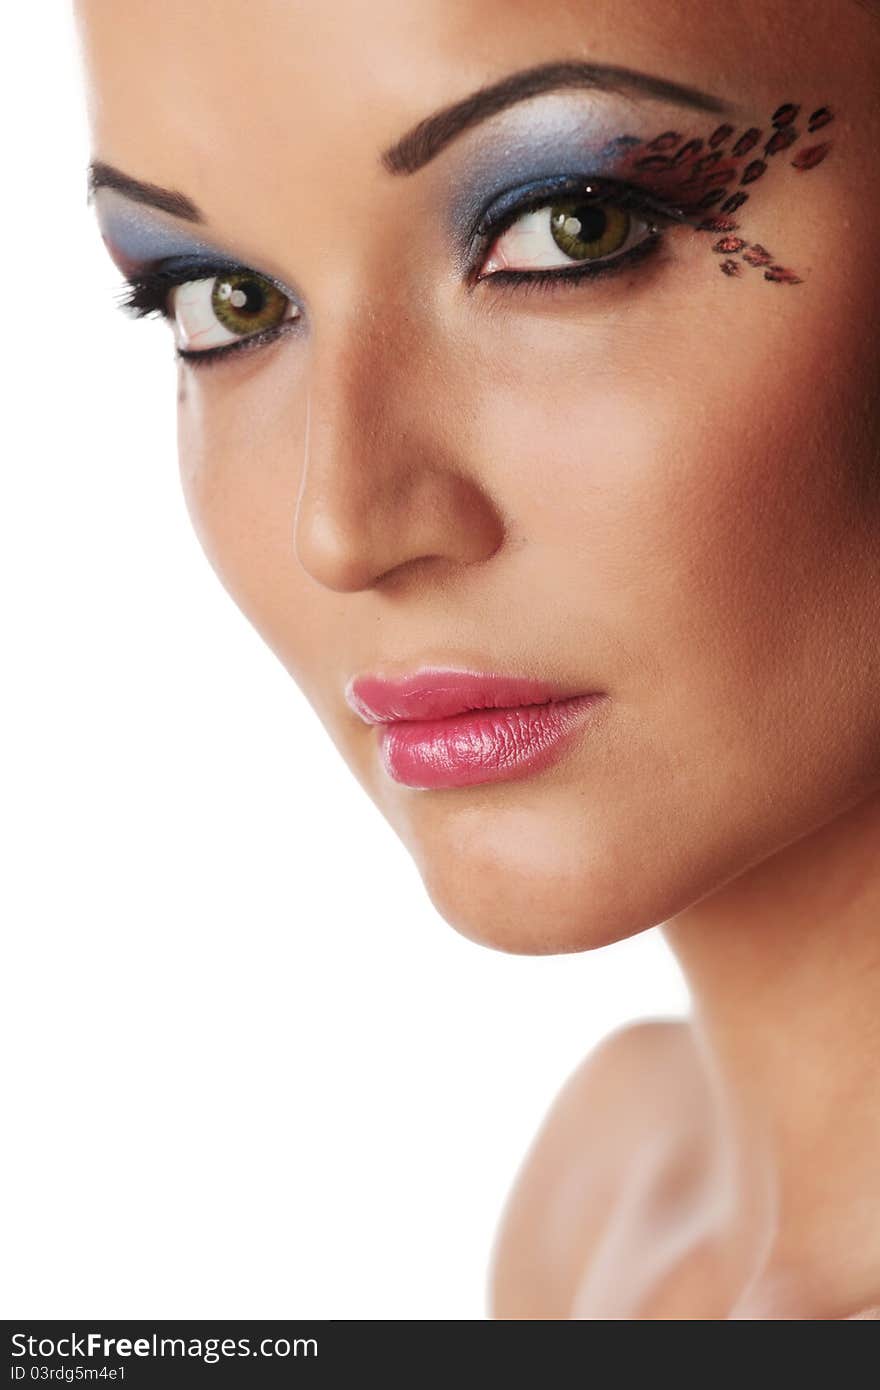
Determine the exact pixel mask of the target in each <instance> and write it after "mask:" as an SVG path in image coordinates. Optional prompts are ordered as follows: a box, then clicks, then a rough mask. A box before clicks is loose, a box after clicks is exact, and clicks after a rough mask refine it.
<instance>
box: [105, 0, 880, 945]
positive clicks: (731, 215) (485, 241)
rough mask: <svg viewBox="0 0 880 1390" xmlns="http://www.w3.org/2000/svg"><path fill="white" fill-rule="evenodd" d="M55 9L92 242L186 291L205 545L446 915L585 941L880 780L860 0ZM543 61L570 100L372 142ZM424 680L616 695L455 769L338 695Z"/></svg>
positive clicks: (194, 451) (877, 400) (874, 362)
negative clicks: (80, 46)
mask: <svg viewBox="0 0 880 1390" xmlns="http://www.w3.org/2000/svg"><path fill="white" fill-rule="evenodd" d="M78 14H79V19H80V23H81V28H82V33H83V38H84V44H85V52H86V56H87V63H88V74H89V84H90V106H91V120H92V130H93V155H94V158H95V160H97V161H100V163H101V165H102V166H109V167H110V171H109V172H108V168H107V167H104V168H102V169H99V171H98V175H97V177H96V179H95V183H96V185H99V184H103V185H104V186H101V187H97V188H96V193H95V208H96V213H97V216H98V218H99V221H100V225H101V230H102V233H103V235H104V236H105V239H106V240H107V242H108V247H109V249H110V251H111V254H112V255H114V257H115V258H116V260H117V262H118V264H119V265H120V268H121V269H122V270H123V271H124V272H125V273H126V274H127V275H140V274H142V273H143V272H144V271H156V270H157V269H161V270H163V271H170V270H172V269H173V270H174V271H175V275H176V278H177V279H178V280H183V281H185V282H187V283H186V288H185V289H177V290H174V291H173V292H172V298H171V300H170V301H168V302H169V303H170V305H171V309H172V312H173V313H174V314H175V315H176V334H177V342H178V345H179V346H181V347H182V348H183V350H184V351H185V352H186V353H187V354H189V355H187V356H186V357H185V358H182V359H181V360H180V364H179V397H178V399H179V437H180V467H181V476H182V482H183V487H184V490H185V495H186V501H187V505H188V507H189V511H190V514H191V516H192V520H193V523H194V526H195V528H196V531H197V533H198V536H199V539H200V541H201V543H202V545H203V546H204V548H205V551H206V554H207V556H208V558H209V560H210V562H211V564H212V565H213V566H214V568H215V570H216V572H217V574H218V575H219V577H220V579H221V581H222V582H223V584H224V585H225V586H226V588H227V589H228V591H229V593H230V594H231V595H232V597H233V598H234V600H235V601H236V602H237V603H238V604H239V605H240V607H241V608H242V610H243V611H244V612H245V613H246V615H247V616H248V617H249V619H250V620H251V621H252V622H253V624H254V625H255V626H256V628H257V629H258V630H259V631H260V633H261V634H262V635H263V637H264V638H265V640H266V641H267V642H268V643H269V645H270V646H271V648H272V649H273V650H274V651H275V652H276V653H277V655H278V656H279V658H280V659H281V661H282V662H283V663H284V665H285V666H286V668H287V669H288V670H289V671H290V673H291V675H292V676H293V678H294V679H295V680H296V682H297V683H298V684H299V686H300V687H301V688H302V690H303V691H304V693H305V695H306V696H307V697H308V699H309V700H310V701H311V702H312V703H313V705H314V707H315V709H316V710H317V712H318V714H319V715H320V717H321V719H322V720H323V722H324V724H325V725H326V727H327V730H328V732H329V734H330V736H331V738H332V739H333V741H334V743H335V744H336V746H337V747H338V749H339V751H340V752H341V754H342V755H343V757H344V758H345V759H346V761H347V763H348V764H349V766H350V767H351V769H352V771H353V773H354V774H355V776H356V777H357V778H358V780H359V781H360V782H361V783H362V785H363V786H364V787H365V789H366V790H367V792H368V793H369V795H370V796H371V797H372V798H373V800H374V801H375V803H376V805H377V806H378V807H379V809H380V810H381V811H382V813H383V815H385V816H386V817H387V819H388V820H389V822H390V823H391V824H392V826H393V827H394V829H395V830H396V831H397V833H398V834H399V835H400V837H401V839H402V840H403V841H404V843H405V844H406V845H407V847H408V848H409V850H410V851H411V853H412V854H413V856H414V858H415V860H416V863H417V865H418V868H419V870H420V872H421V874H422V876H423V878H424V881H425V885H426V888H427V891H428V893H429V894H430V897H431V899H432V901H433V903H434V904H435V906H436V907H437V909H438V910H439V912H440V913H441V914H442V915H443V916H444V917H445V918H446V919H447V920H448V921H449V922H450V923H452V925H453V926H455V927H456V928H457V929H458V930H460V931H461V932H463V933H465V934H466V935H467V936H470V937H473V938H474V939H477V940H480V941H482V942H484V943H486V944H489V945H492V946H495V947H499V948H501V949H504V950H509V951H517V952H536V953H542V952H554V951H569V950H579V949H583V948H586V947H591V946H597V945H601V944H603V943H605V942H607V941H610V940H613V939H615V938H621V937H625V936H628V935H630V934H631V933H633V932H637V931H639V930H641V929H643V928H646V927H649V926H652V925H654V924H656V923H658V922H660V921H664V920H667V919H668V918H669V917H671V916H673V915H674V914H676V913H677V912H679V911H681V910H683V909H684V908H685V907H687V906H689V905H691V904H693V903H695V902H696V901H697V900H698V899H700V898H702V897H704V896H706V895H708V894H710V893H712V892H713V891H714V890H716V889H718V888H720V887H721V886H722V885H723V884H724V883H726V882H727V881H729V880H730V879H732V878H733V877H735V876H738V875H740V874H741V873H743V871H744V870H746V869H747V868H749V867H751V866H752V865H754V864H756V863H757V862H759V861H762V860H765V859H767V857H768V856H770V855H772V854H773V853H775V852H776V851H778V850H780V849H781V848H783V847H784V846H786V845H788V844H790V843H791V842H792V841H794V840H796V839H798V838H800V837H802V836H804V835H805V834H807V833H808V832H810V831H811V830H813V829H816V828H818V827H819V826H820V825H822V824H824V823H826V822H827V821H828V820H829V819H831V818H832V817H834V816H835V815H837V814H839V813H840V812H841V811H843V810H844V809H848V808H849V807H850V806H851V805H853V804H855V802H857V801H858V800H859V799H861V798H864V797H865V796H867V795H869V794H871V793H872V792H874V791H876V790H877V788H878V785H880V701H878V699H877V691H878V678H880V669H878V668H880V643H878V641H877V632H878V626H880V584H878V563H877V557H878V541H880V389H878V382H880V351H878V339H877V330H876V325H877V323H878V321H880V257H878V256H877V254H876V224H877V217H878V212H880V195H878V191H877V183H876V177H875V174H876V160H877V150H878V148H880V118H878V110H877V101H876V91H877V88H876V73H877V71H878V63H880V19H878V18H875V17H874V16H873V15H872V14H870V13H868V11H867V10H865V9H863V8H862V6H861V5H860V4H858V3H856V0H846V3H844V0H839V2H838V3H835V4H829V3H828V0H774V3H769V2H768V3H767V4H763V5H761V6H758V7H756V6H754V5H751V4H747V3H745V0H730V3H728V4H726V5H718V4H716V3H715V0H677V2H676V3H674V4H673V3H670V0H638V3H620V0H616V3H605V0H590V3H589V4H588V3H582V4H581V3H574V4H572V3H570V0H558V3H554V0H544V3H542V4H541V5H535V4H529V3H524V0H483V3H481V4H479V5H477V4H474V3H473V0H419V3H418V4H417V5H413V4H411V3H409V0H376V3H373V4H370V5H362V4H355V3H349V0H341V3H337V4H333V5H325V4H320V3H317V2H316V3H311V0H299V2H298V3H293V0H290V3H284V4H278V3H275V2H274V0H218V2H217V3H215V4H213V5H211V6H210V14H209V15H207V13H206V11H205V9H204V7H202V6H197V5H188V6H186V5H180V3H179V0H126V4H125V5H124V6H120V5H119V4H118V3H116V0H80V3H79V4H78ZM559 63H567V64H569V67H568V69H567V70H566V71H565V72H560V71H557V72H556V73H555V74H550V76H549V77H547V78H546V80H547V81H548V82H551V83H554V84H558V83H559V82H560V80H562V79H564V82H563V85H562V86H559V85H553V86H551V87H550V88H548V89H547V90H540V86H541V82H542V81H543V80H545V79H543V78H539V79H537V80H536V81H535V82H534V83H533V84H532V86H531V87H526V88H524V89H523V90H521V91H519V92H518V94H517V93H514V92H512V91H511V90H510V89H509V88H508V89H505V90H504V91H503V92H502V96H501V97H500V98H499V99H498V100H496V101H495V102H494V104H490V105H488V106H487V107H481V108H480V110H479V111H478V110H477V109H476V107H475V106H474V105H471V106H470V107H469V108H465V109H464V115H465V116H469V117H470V120H469V122H462V121H460V120H458V119H457V117H458V116H461V115H462V111H461V109H459V110H458V111H457V112H456V113H455V118H453V119H450V120H447V121H446V123H445V125H444V126H443V127H442V129H441V131H440V138H439V140H437V141H435V142H433V143H432V142H430V141H426V140H425V139H422V140H421V141H416V142H410V144H409V146H408V147H407V149H406V151H405V152H404V153H403V154H400V155H399V157H398V158H397V160H396V161H395V160H394V159H392V158H390V157H389V158H387V159H386V161H385V162H383V160H382V158H381V156H382V154H383V152H385V151H387V150H388V149H389V147H391V146H392V145H394V144H396V143H397V142H398V141H399V140H400V138H401V136H403V135H404V134H405V133H407V132H409V131H411V130H412V128H413V127H414V126H415V125H417V123H418V122H420V121H421V120H422V119H423V118H425V117H428V116H430V115H431V114H433V113H435V112H436V111H438V110H439V109H441V108H447V107H450V106H453V105H456V104H457V103H459V101H460V100H461V99H463V98H466V97H468V96H469V95H470V94H471V93H472V92H474V91H475V90H477V89H478V88H485V87H489V86H494V85H495V84H496V83H498V82H500V81H501V80H502V79H504V78H507V77H508V76H510V75H511V74H513V73H516V72H519V71H521V70H524V69H535V68H538V67H542V68H543V67H544V65H547V64H559ZM585 65H592V68H593V70H592V71H589V70H586V71H585ZM608 65H610V66H612V67H615V68H625V69H628V70H637V71H639V72H642V73H647V74H650V75H652V77H653V79H655V80H653V81H651V82H646V81H645V80H644V79H635V78H633V77H632V75H631V72H630V74H629V75H627V74H620V73H610V74H609V73H608V72H607V71H604V69H605V68H606V67H607V66H608ZM600 68H601V69H602V71H597V69H600ZM575 69H577V70H575ZM657 79H662V80H663V81H660V80H657ZM514 95H518V99H517V100H515V101H513V100H512V98H513V96H514ZM505 97H507V98H511V100H510V101H509V102H508V103H507V104H505ZM792 108H796V109H792ZM478 116H479V119H477V117H478ZM423 135H424V132H423ZM693 142H702V143H701V144H697V143H693ZM429 155H430V157H428V156H429ZM407 161H409V163H412V164H415V163H418V164H419V166H420V167H418V168H411V169H410V168H408V167H402V166H404V165H405V164H407ZM114 170H115V171H117V172H118V171H121V172H123V173H124V174H125V175H127V176H129V177H130V178H131V179H134V180H138V181H142V182H146V183H149V184H151V185H155V186H158V187H160V188H163V189H166V190H171V191H172V192H173V193H175V194H177V195H181V197H180V199H178V200H177V201H175V200H171V201H170V202H169V200H168V199H167V198H166V199H164V200H163V199H162V197H161V196H159V195H157V194H156V190H155V189H154V190H153V192H152V195H151V194H150V192H149V191H147V193H144V191H143V190H142V189H135V188H134V187H133V186H127V187H124V188H123V189H122V190H120V188H119V187H116V188H113V187H111V186H109V184H111V183H113V182H116V183H117V184H118V183H119V180H118V178H117V174H116V173H114V172H112V171H114ZM108 180H109V183H108ZM548 180H550V181H553V180H555V181H556V182H555V183H551V186H550V188H549V189H548V188H547V186H546V185H547V181H548ZM132 193H135V194H136V195H137V196H136V197H132V196H130V195H131V194H132ZM502 195H503V196H502ZM151 196H152V197H158V200H159V202H162V203H163V208H157V207H155V206H153V204H152V203H151V202H150V201H145V200H144V199H145V198H146V199H149V198H150V197H151ZM542 198H543V201H542ZM529 199H530V201H529ZM186 200H189V201H188V202H187V201H186ZM191 205H195V208H193V206H191ZM195 210H198V213H200V214H201V218H200V220H194V217H193V214H194V212H195ZM496 212H497V213H505V214H507V217H506V221H498V220H497V219H495V218H494V214H495V213H496ZM511 212H512V215H511ZM487 214H492V216H491V217H490V218H489V222H490V223H491V225H487V224H486V222H485V220H484V219H485V217H486V215H487ZM493 219H494V220H493ZM480 224H481V225H482V226H483V231H482V232H480V231H479V230H478V225H480ZM615 262H617V264H615ZM231 268H237V269H238V274H237V275H235V274H231V273H230V270H231ZM242 268H243V269H244V271H245V272H249V274H247V273H242ZM224 269H225V271H226V278H225V279H224ZM541 270H543V271H544V272H545V274H544V277H543V279H541V278H538V276H537V272H539V271H541ZM517 274H518V275H519V277H520V278H517ZM529 277H531V278H529ZM575 277H577V278H575ZM169 283H170V280H166V281H161V280H160V281H158V282H153V283H152V284H151V286H148V287H147V288H146V289H144V288H142V289H141V291H140V294H141V296H142V298H141V300H140V301H139V302H141V303H147V302H151V301H150V300H149V299H148V298H147V297H146V296H147V295H148V293H149V290H150V289H152V293H153V294H154V295H155V294H156V284H158V285H159V286H160V294H162V295H164V294H165V292H166V290H167V287H168V284H169ZM239 344H244V346H243V347H241V346H239ZM199 353H204V354H205V356H204V358H203V359H202V360H199V357H198V354H199ZM425 667H430V668H435V667H441V668H455V669H459V670H468V671H477V672H490V673H501V674H504V675H509V676H513V677H521V678H531V679H535V680H539V681H548V682H550V683H551V684H552V687H553V689H554V690H556V691H559V692H562V693H566V694H573V693H578V692H598V693H600V694H601V697H602V698H601V699H600V700H599V701H598V702H597V703H596V704H595V705H594V706H593V707H592V708H591V709H589V710H587V711H586V712H585V713H583V712H582V713H581V715H579V716H577V717H576V718H575V720H574V722H573V723H572V725H571V726H570V728H569V731H568V733H567V735H566V737H565V738H564V739H563V740H562V742H561V743H560V744H559V745H558V746H557V747H556V748H555V753H554V754H553V755H552V756H550V757H549V758H543V759H539V760H538V761H537V763H535V764H527V763H523V762H522V760H520V761H519V762H516V761H514V763H512V764H507V763H504V764H503V766H504V767H506V768H507V772H506V773H504V774H502V773H501V772H499V764H498V762H497V761H496V760H495V755H496V753H497V751H498V749H497V746H496V743H493V741H492V740H493V738H494V737H496V735H493V734H491V733H489V734H486V733H485V731H484V734H483V735H480V734H479V732H478V734H477V735H476V737H477V739H478V741H479V739H480V738H481V737H484V739H485V740H487V741H486V742H484V744H481V745H480V747H483V748H484V749H487V750H488V751H487V755H486V758H485V759H484V760H483V761H482V762H481V761H480V756H479V755H480V747H478V748H477V750H476V752H477V764H476V771H474V765H473V755H474V747H473V739H471V744H470V748H469V751H470V754H471V757H472V762H471V775H469V776H468V777H466V778H465V779H464V784H463V785H445V784H443V778H442V776H441V778H440V783H441V784H440V785H436V784H435V785H431V786H427V785H418V783H419V778H418V777H413V776H410V779H409V781H406V780H399V777H398V775H395V773H394V770H393V769H392V768H391V767H390V766H389V764H388V763H387V762H386V760H385V759H384V758H383V756H382V738H381V737H380V730H379V729H378V728H377V727H376V726H375V725H374V724H370V723H367V722H365V720H364V719H363V718H362V717H361V715H360V714H359V713H358V711H357V710H356V709H355V708H353V707H352V705H351V704H350V703H349V701H348V700H347V698H346V690H347V687H348V685H349V682H350V681H351V680H352V678H353V677H357V676H364V675H377V676H379V677H387V678H390V679H396V678H400V677H406V676H409V675H411V674H413V673H416V672H418V671H419V670H420V669H422V668H425ZM502 703H503V702H502ZM447 727H449V726H447ZM415 732H416V733H418V730H416V731H415ZM496 741H497V740H496ZM443 746H444V747H446V748H447V749H448V743H447V744H444V745H443ZM417 751H418V750H417ZM423 751H424V750H423ZM454 751H455V750H454V749H453V752H454ZM459 751H460V750H459ZM481 769H482V770H481ZM397 771H398V773H399V772H400V768H399V767H398V769H397ZM441 772H442V768H441ZM450 780H452V781H455V780H456V778H455V777H453V778H451V779H450ZM459 780H461V779H459Z"/></svg>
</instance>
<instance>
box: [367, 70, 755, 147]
mask: <svg viewBox="0 0 880 1390" xmlns="http://www.w3.org/2000/svg"><path fill="white" fill-rule="evenodd" d="M572 87H576V88H584V87H586V88H590V89H592V90H596V91H603V92H614V93H616V94H618V95H627V96H640V97H646V98H647V99H648V100H650V101H669V102H674V103H676V104H677V105H678V106H688V107H691V108H692V109H693V110H696V111H711V112H714V113H716V114H723V113H729V112H731V111H732V110H733V108H732V107H731V105H730V104H729V103H728V102H725V101H722V100H721V98H720V97H716V96H712V95H711V94H710V93H709V92H701V91H699V90H698V89H697V88H696V87H685V86H682V85H681V84H680V83H678V82H670V81H668V80H667V79H666V78H664V77H654V76H652V75H651V74H650V73H647V72H637V71H635V70H634V69H633V68H623V67H616V66H613V65H611V64H608V63H583V62H576V61H569V62H555V63H539V64H538V66H537V67H531V68H523V69H522V70H520V71H519V72H514V73H510V74H509V75H508V76H507V77H503V78H501V80H500V81H499V82H493V83H492V85H491V86H487V87H480V88H479V89H478V90H477V91H476V92H472V93H471V95H470V96H467V97H463V98H462V99H461V100H460V101H456V102H453V103H452V105H450V106H444V107H443V108H442V110H440V111H437V112H435V113H434V115H432V116H426V117H425V118H424V120H421V121H419V123H418V125H415V126H413V128H412V129H411V130H409V131H407V133H406V135H404V136H402V137H401V139H400V140H398V141H396V143H395V144H393V145H389V147H388V149H386V150H383V152H382V154H381V156H380V160H381V163H382V165H383V166H384V167H385V169H387V170H388V172H389V173H391V174H414V173H416V171H417V170H418V169H421V168H423V167H424V166H425V165H426V164H427V163H428V161H429V160H431V159H433V158H434V156H435V155H437V154H439V153H440V151H441V150H442V149H445V147H446V146H447V145H448V144H449V143H450V141H451V140H454V139H455V138H456V136H458V135H461V134H462V132H463V131H465V130H468V129H470V127H471V126H474V125H476V124H477V123H478V122H479V121H485V120H486V119H487V118H488V117H489V116H494V115H496V114H497V113H498V112H499V111H503V110H505V108H506V107H508V106H513V105H514V103H515V102H519V101H526V100H528V98H529V97H534V96H538V95H539V94H540V93H542V92H550V91H559V90H561V89H563V88H572Z"/></svg>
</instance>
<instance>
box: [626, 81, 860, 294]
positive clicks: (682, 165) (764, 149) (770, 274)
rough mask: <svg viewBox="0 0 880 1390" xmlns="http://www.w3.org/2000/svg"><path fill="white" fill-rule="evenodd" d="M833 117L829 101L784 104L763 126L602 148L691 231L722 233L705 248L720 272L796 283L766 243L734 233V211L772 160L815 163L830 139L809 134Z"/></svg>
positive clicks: (805, 166)
mask: <svg viewBox="0 0 880 1390" xmlns="http://www.w3.org/2000/svg"><path fill="white" fill-rule="evenodd" d="M833 120H834V113H833V112H832V111H831V109H830V108H829V107H827V106H820V107H818V108H817V109H816V110H814V111H812V112H811V113H810V114H809V115H808V116H806V118H802V117H801V108H800V106H798V105H796V104H795V103H794V102H785V103H784V104H783V105H782V106H779V107H777V109H776V110H775V111H774V112H773V115H772V116H771V117H770V118H769V121H768V123H767V127H766V128H762V127H759V126H750V127H749V128H748V129H747V130H743V131H737V129H736V127H734V126H732V125H728V124H724V125H720V126H718V127H717V128H716V129H715V130H714V131H713V132H712V134H711V135H709V136H708V138H706V139H702V138H691V139H685V138H684V136H682V135H680V134H679V132H678V131H675V130H665V131H663V132H662V133H661V134H660V135H657V136H655V137H654V139H652V140H647V141H646V140H641V139H639V138H638V137H637V136H633V135H620V136H616V137H615V138H614V139H613V140H611V141H609V143H608V144H607V145H606V146H605V149H604V150H603V152H602V153H603V156H609V157H612V158H613V157H614V156H615V155H618V156H621V155H622V156H623V177H632V178H634V179H636V180H640V181H641V182H642V183H643V184H645V183H647V185H648V186H649V188H650V191H651V192H654V193H656V194H657V196H658V197H662V198H663V199H664V200H665V201H666V202H669V203H672V204H673V205H674V206H675V207H676V209H677V210H678V211H679V212H680V213H681V214H682V216H683V217H684V218H685V219H686V220H691V221H694V222H695V224H696V229H697V231H701V232H709V233H716V234H719V233H720V235H718V236H717V240H715V241H713V242H712V248H711V249H712V251H713V253H714V254H715V255H716V256H718V257H719V258H720V260H719V269H720V270H721V272H722V274H724V275H726V276H728V277H729V278H731V279H736V278H738V277H740V276H742V275H744V274H749V273H750V272H751V270H759V271H761V272H762V273H763V276H764V279H765V280H768V281H770V282H771V283H773V284H777V285H799V284H801V283H802V281H801V277H800V276H799V275H798V274H797V273H796V271H794V270H792V269H791V268H790V267H789V266H786V265H782V264H780V262H779V260H778V259H777V257H776V256H775V255H774V254H773V252H772V251H770V250H768V248H767V247H766V246H762V245H761V243H760V242H749V241H747V240H746V239H745V238H744V237H742V236H737V235H736V233H737V232H739V230H740V225H739V223H738V222H737V221H736V220H735V214H737V213H739V212H740V209H741V208H743V207H744V206H745V204H746V203H747V202H748V200H749V196H750V194H751V192H752V191H753V185H754V184H756V183H758V182H759V180H761V179H764V178H766V177H767V173H768V171H769V170H771V169H772V167H773V165H774V164H777V165H778V164H780V163H782V162H785V163H787V164H789V165H790V167H791V168H792V169H794V170H795V171H796V172H797V173H799V174H803V173H807V172H809V171H810V170H811V169H815V168H817V167H818V166H819V165H820V164H821V163H822V161H823V160H824V159H825V158H826V156H827V155H828V152H829V150H830V149H831V147H832V142H831V141H830V140H828V139H826V138H821V139H818V140H814V139H812V138H811V137H813V136H814V135H816V134H817V132H819V131H824V129H825V127H826V126H828V125H830V124H831V122H832V121H833ZM796 146H797V147H798V148H797V150H796V149H795V147H796ZM713 210H714V211H713ZM701 214H702V216H701Z"/></svg>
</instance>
